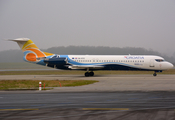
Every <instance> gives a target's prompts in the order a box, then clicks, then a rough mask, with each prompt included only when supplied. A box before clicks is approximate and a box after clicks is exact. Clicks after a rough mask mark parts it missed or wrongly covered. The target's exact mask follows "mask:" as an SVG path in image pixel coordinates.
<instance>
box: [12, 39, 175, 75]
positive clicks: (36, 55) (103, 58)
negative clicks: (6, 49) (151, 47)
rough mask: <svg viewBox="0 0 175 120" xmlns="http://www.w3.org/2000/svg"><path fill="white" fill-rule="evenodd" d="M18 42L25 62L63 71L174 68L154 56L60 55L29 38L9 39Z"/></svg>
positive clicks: (88, 73) (155, 73) (159, 70)
mask: <svg viewBox="0 0 175 120" xmlns="http://www.w3.org/2000/svg"><path fill="white" fill-rule="evenodd" d="M9 40H10V41H14V42H17V43H18V45H19V47H20V48H21V50H22V51H23V53H24V57H23V59H24V61H27V62H31V63H35V64H39V65H43V66H47V67H52V68H56V69H63V70H84V71H86V72H85V74H84V75H85V76H86V77H88V76H94V72H93V71H97V70H140V71H154V73H153V76H157V72H162V71H164V70H168V69H172V68H173V67H174V66H173V64H171V63H170V62H167V61H165V60H164V58H162V57H160V56H154V55H58V54H53V53H48V52H43V51H41V50H40V49H39V48H38V47H37V46H36V45H35V44H34V43H33V42H32V40H30V39H29V38H17V39H9Z"/></svg>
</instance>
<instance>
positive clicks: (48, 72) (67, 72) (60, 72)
mask: <svg viewBox="0 0 175 120" xmlns="http://www.w3.org/2000/svg"><path fill="white" fill-rule="evenodd" d="M84 73H85V71H74V70H72V71H71V70H37V71H0V75H74V74H75V75H84ZM94 73H95V75H107V74H121V75H122V74H123V75H127V74H153V71H94ZM158 74H175V69H172V70H167V71H163V72H162V73H158Z"/></svg>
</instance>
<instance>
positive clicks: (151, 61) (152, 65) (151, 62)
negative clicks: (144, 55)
mask: <svg viewBox="0 0 175 120" xmlns="http://www.w3.org/2000/svg"><path fill="white" fill-rule="evenodd" d="M150 67H154V59H151V60H150Z"/></svg>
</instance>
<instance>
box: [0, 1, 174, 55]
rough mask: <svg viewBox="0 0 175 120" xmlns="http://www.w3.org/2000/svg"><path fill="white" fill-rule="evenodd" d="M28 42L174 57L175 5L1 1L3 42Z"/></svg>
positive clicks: (2, 46) (4, 46)
mask: <svg viewBox="0 0 175 120" xmlns="http://www.w3.org/2000/svg"><path fill="white" fill-rule="evenodd" d="M19 37H27V38H30V39H32V40H33V41H34V43H35V44H36V45H37V46H38V47H39V48H44V49H46V48H49V47H55V46H69V45H76V46H78V45H83V46H86V45H87V46H110V47H143V48H146V49H153V50H155V51H158V52H161V53H166V54H173V53H174V52H175V1H174V0H1V1H0V51H3V50H9V49H19V47H18V45H17V44H16V43H13V42H9V41H3V39H13V38H14V39H15V38H19Z"/></svg>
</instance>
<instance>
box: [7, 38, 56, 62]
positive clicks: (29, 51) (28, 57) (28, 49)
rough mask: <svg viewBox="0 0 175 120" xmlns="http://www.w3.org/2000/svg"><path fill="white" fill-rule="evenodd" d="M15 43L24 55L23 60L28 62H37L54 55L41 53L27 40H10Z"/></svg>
mask: <svg viewBox="0 0 175 120" xmlns="http://www.w3.org/2000/svg"><path fill="white" fill-rule="evenodd" d="M10 41H14V42H17V43H18V45H19V47H20V48H21V50H22V51H23V53H24V60H25V61H29V62H39V61H40V60H41V59H43V58H46V57H47V56H51V55H54V54H52V53H47V52H42V51H41V50H40V49H39V48H38V47H37V46H36V45H35V44H34V43H33V42H32V40H30V39H29V38H17V39H14V40H10Z"/></svg>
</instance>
